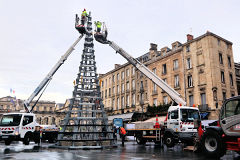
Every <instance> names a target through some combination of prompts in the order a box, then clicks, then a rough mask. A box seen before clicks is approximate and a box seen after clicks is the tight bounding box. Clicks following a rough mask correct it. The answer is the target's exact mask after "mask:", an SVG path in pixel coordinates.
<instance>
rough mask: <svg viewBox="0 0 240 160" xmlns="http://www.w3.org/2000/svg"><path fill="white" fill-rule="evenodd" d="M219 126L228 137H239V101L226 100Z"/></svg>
mask: <svg viewBox="0 0 240 160" xmlns="http://www.w3.org/2000/svg"><path fill="white" fill-rule="evenodd" d="M221 113H222V114H221V119H220V124H221V127H222V129H223V132H224V133H225V134H226V135H228V136H240V99H239V97H237V98H235V99H230V100H227V101H226V102H225V103H224V105H223V107H222V111H221Z"/></svg>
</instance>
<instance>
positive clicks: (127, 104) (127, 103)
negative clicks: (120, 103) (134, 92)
mask: <svg viewBox="0 0 240 160" xmlns="http://www.w3.org/2000/svg"><path fill="white" fill-rule="evenodd" d="M126 106H129V95H127V99H126Z"/></svg>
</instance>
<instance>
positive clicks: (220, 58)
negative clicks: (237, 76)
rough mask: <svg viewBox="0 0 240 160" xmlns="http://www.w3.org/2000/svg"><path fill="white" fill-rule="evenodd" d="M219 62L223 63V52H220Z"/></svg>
mask: <svg viewBox="0 0 240 160" xmlns="http://www.w3.org/2000/svg"><path fill="white" fill-rule="evenodd" d="M219 63H220V64H223V57H222V53H219Z"/></svg>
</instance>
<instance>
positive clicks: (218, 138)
mask: <svg viewBox="0 0 240 160" xmlns="http://www.w3.org/2000/svg"><path fill="white" fill-rule="evenodd" d="M194 124H195V126H194V128H198V139H197V142H198V147H199V148H200V149H202V151H203V152H205V155H207V156H208V157H215V158H220V157H222V156H223V155H224V154H225V153H226V151H227V150H232V151H236V152H237V153H238V154H240V96H236V97H232V98H229V99H227V100H226V101H225V102H224V103H223V106H222V108H221V112H220V115H219V120H218V121H217V123H216V124H217V125H215V126H206V127H205V128H203V127H202V125H201V122H200V121H197V120H195V122H194Z"/></svg>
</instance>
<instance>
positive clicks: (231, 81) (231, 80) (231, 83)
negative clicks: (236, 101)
mask: <svg viewBox="0 0 240 160" xmlns="http://www.w3.org/2000/svg"><path fill="white" fill-rule="evenodd" d="M229 78H230V85H231V86H233V76H232V74H231V73H230V74H229Z"/></svg>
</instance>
